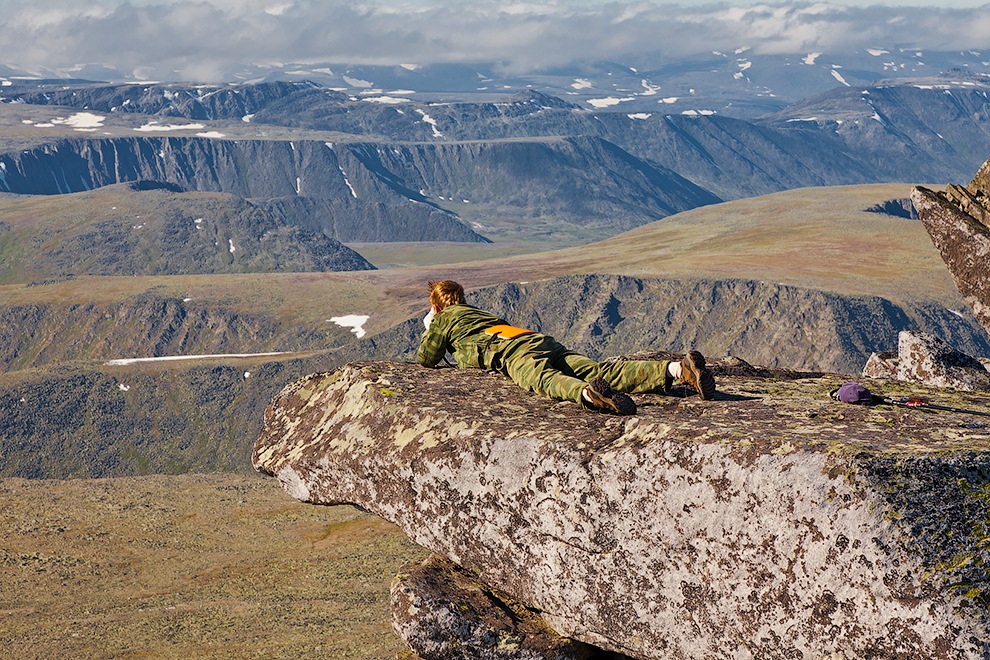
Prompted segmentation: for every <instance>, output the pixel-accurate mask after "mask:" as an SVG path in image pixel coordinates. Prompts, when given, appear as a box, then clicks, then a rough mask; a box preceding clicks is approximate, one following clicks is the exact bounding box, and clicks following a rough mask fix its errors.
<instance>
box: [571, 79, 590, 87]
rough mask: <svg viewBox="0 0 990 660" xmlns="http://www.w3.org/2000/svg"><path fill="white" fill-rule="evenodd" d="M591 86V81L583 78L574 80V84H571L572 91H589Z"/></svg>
mask: <svg viewBox="0 0 990 660" xmlns="http://www.w3.org/2000/svg"><path fill="white" fill-rule="evenodd" d="M592 86H593V85H592V84H591V81H590V80H587V79H585V78H575V79H574V82H572V83H571V87H573V88H574V89H591V88H592Z"/></svg>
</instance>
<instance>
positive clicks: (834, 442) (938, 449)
mask: <svg viewBox="0 0 990 660" xmlns="http://www.w3.org/2000/svg"><path fill="white" fill-rule="evenodd" d="M716 373H717V375H718V379H719V393H718V395H717V397H716V400H714V401H701V400H699V399H697V398H695V397H689V398H682V397H677V396H659V395H639V396H636V397H634V398H635V399H636V400H637V403H638V405H639V414H637V415H635V416H632V417H613V416H608V415H603V414H597V413H592V412H589V411H586V410H584V409H582V408H581V407H580V406H579V405H577V404H574V403H571V402H560V401H551V400H548V399H544V398H541V397H538V396H536V395H532V394H528V393H525V392H523V391H521V390H520V389H519V388H517V387H516V386H514V385H513V384H512V383H511V382H510V381H509V380H508V379H505V378H503V377H501V376H498V375H493V374H488V373H485V372H482V371H476V370H457V369H437V370H432V369H424V368H421V367H419V366H417V365H413V364H407V363H395V362H375V363H356V364H349V365H347V366H345V367H343V368H341V369H339V370H337V371H334V372H332V373H322V374H313V375H310V376H308V377H306V378H302V379H300V380H298V381H296V382H294V383H292V384H291V385H289V386H287V387H286V388H285V389H284V390H283V391H282V392H281V393H280V394H279V395H278V396H276V397H275V398H274V399H273V401H272V403H271V405H270V407H269V408H268V410H267V411H266V414H265V427H264V430H263V431H262V433H261V435H260V437H259V438H258V441H257V443H256V445H255V449H254V455H253V461H254V465H255V467H256V468H257V469H258V470H260V471H262V472H264V473H267V474H270V475H273V476H275V477H276V478H277V479H278V480H279V481H280V482H281V483H282V485H283V486H284V488H285V489H286V490H287V491H288V492H289V493H290V494H291V495H292V496H294V497H296V498H298V499H300V500H302V501H305V502H312V503H316V504H333V503H343V502H349V503H353V504H356V505H359V506H361V507H363V508H365V509H367V510H369V511H372V512H374V513H376V514H378V515H380V516H382V517H383V518H385V519H386V520H389V521H391V522H393V523H395V524H397V525H399V526H400V527H401V528H402V529H403V530H404V532H405V533H406V534H407V535H408V536H409V537H410V538H411V539H412V540H414V541H415V542H416V543H418V544H420V545H422V546H424V547H426V548H428V549H430V550H432V551H434V552H435V553H437V554H439V555H442V556H444V557H446V558H449V559H450V560H452V561H453V562H454V563H456V564H457V565H459V566H460V567H463V569H465V570H466V571H467V572H468V573H469V574H470V575H473V576H475V577H476V578H477V579H478V580H479V581H480V582H481V583H484V584H487V585H496V586H497V588H498V589H499V590H500V591H501V592H504V593H505V594H507V595H508V596H511V598H513V599H515V600H517V601H519V602H521V603H523V604H524V605H525V606H526V607H527V608H528V609H529V610H531V611H534V612H537V613H539V614H540V616H541V617H542V620H543V621H545V622H546V623H548V624H549V625H550V627H551V628H552V629H553V630H555V631H556V632H557V633H559V634H560V635H563V636H564V637H566V638H573V639H575V640H580V641H581V642H584V643H588V644H592V645H594V646H596V647H598V648H600V649H605V650H608V651H611V652H616V653H622V654H627V655H629V656H633V657H636V658H669V657H705V658H738V657H830V656H832V655H833V654H844V656H845V657H873V658H895V657H897V658H903V657H933V658H975V657H986V656H987V655H988V654H990V642H988V640H990V607H988V606H990V536H988V535H990V430H988V425H987V423H986V418H984V417H979V416H974V415H968V414H965V413H957V412H937V413H927V412H925V411H922V410H916V409H905V408H899V407H895V406H886V405H877V406H856V405H848V404H842V403H838V402H836V401H834V400H833V399H831V397H830V396H829V393H830V392H831V391H832V390H834V389H835V388H837V387H838V386H839V385H840V384H841V383H842V382H843V379H842V378H841V377H838V376H828V375H826V376H820V377H801V376H811V375H809V374H804V375H802V374H787V373H783V372H776V373H770V372H768V371H767V370H760V369H754V368H748V369H747V368H744V367H738V368H735V369H733V368H731V367H725V363H724V362H723V363H717V364H716ZM862 382H864V383H865V384H867V385H868V387H870V388H871V389H872V390H873V391H874V393H876V394H882V395H885V396H892V397H896V396H901V395H904V394H922V395H924V394H927V395H930V396H931V398H932V400H938V401H940V402H942V403H946V404H948V405H951V406H954V407H959V408H966V409H980V408H985V407H986V403H987V401H986V399H985V397H981V396H980V395H977V394H973V393H961V392H953V391H947V390H941V391H938V390H927V389H926V388H923V387H920V386H917V387H916V386H908V385H905V384H903V383H893V382H889V381H862ZM905 387H911V390H910V392H906V391H903V389H898V388H905ZM436 657H441V656H436ZM443 657H460V656H457V655H456V654H452V655H448V656H443ZM492 657H523V656H511V655H493V656H492ZM526 657H529V656H526Z"/></svg>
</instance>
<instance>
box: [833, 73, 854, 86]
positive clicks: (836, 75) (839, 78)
mask: <svg viewBox="0 0 990 660" xmlns="http://www.w3.org/2000/svg"><path fill="white" fill-rule="evenodd" d="M832 77H833V78H835V79H836V80H838V81H839V82H840V83H842V84H843V85H845V86H846V87H852V85H850V84H849V83H847V82H846V79H845V78H843V77H842V74H841V73H839V72H838V71H836V70H835V69H832Z"/></svg>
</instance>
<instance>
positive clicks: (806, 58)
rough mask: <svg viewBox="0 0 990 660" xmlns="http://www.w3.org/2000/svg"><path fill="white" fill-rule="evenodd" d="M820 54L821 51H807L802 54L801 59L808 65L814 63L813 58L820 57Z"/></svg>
mask: <svg viewBox="0 0 990 660" xmlns="http://www.w3.org/2000/svg"><path fill="white" fill-rule="evenodd" d="M821 55H822V54H821V53H808V54H807V55H805V56H804V59H803V60H801V61H802V62H804V63H805V64H807V65H809V66H810V65H812V64H814V63H815V60H817V59H818V58H819V57H821Z"/></svg>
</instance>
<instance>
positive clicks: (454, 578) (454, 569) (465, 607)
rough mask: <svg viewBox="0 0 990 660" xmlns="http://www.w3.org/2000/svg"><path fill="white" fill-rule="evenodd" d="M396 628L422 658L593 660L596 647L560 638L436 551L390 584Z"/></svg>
mask: <svg viewBox="0 0 990 660" xmlns="http://www.w3.org/2000/svg"><path fill="white" fill-rule="evenodd" d="M391 598H392V628H393V629H394V630H395V632H396V633H397V634H398V635H399V637H401V638H402V639H403V640H405V642H406V643H407V644H409V646H410V647H411V648H412V650H413V651H415V652H416V654H417V655H418V656H419V657H421V658H423V659H424V660H477V658H486V659H487V660H591V658H595V657H598V658H600V657H601V655H602V654H600V653H598V652H597V650H596V649H594V648H593V647H589V646H588V645H586V644H582V643H581V642H578V641H575V640H573V639H567V638H566V637H561V636H560V635H558V634H557V633H556V632H554V631H553V630H552V629H550V627H549V626H547V624H546V623H544V622H543V621H542V620H541V619H540V618H539V616H538V615H537V613H536V612H533V611H532V610H529V609H527V608H526V607H525V606H524V605H522V604H521V603H517V602H515V601H514V600H513V599H512V598H511V597H509V596H507V595H505V594H498V593H497V592H496V591H494V590H493V589H492V588H490V587H488V586H486V585H484V584H482V583H480V582H478V581H477V580H476V579H474V577H473V576H471V575H470V574H469V573H468V572H467V571H465V570H464V569H463V568H461V567H459V566H457V565H455V564H453V563H452V562H450V561H449V560H447V559H444V558H442V557H439V556H438V555H433V556H431V557H429V558H427V559H426V560H425V561H423V562H422V563H415V564H408V565H406V566H403V567H402V569H401V570H400V572H399V575H398V576H397V577H396V579H395V581H394V582H393V583H392V597H391Z"/></svg>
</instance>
